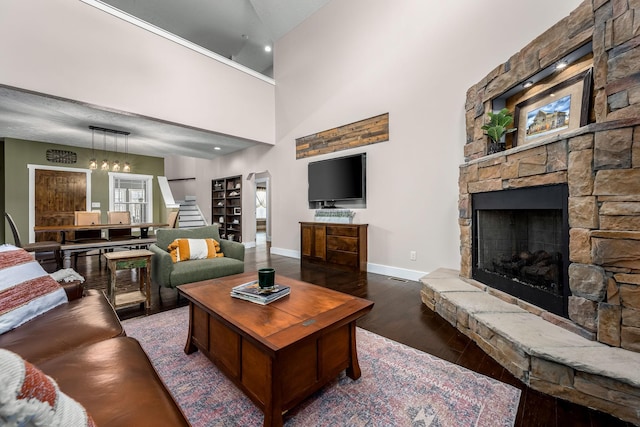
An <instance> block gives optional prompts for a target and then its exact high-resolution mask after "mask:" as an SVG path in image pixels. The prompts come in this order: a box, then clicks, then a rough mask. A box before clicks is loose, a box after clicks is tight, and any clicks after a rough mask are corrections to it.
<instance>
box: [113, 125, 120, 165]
mask: <svg viewBox="0 0 640 427" xmlns="http://www.w3.org/2000/svg"><path fill="white" fill-rule="evenodd" d="M113 140H114V144H113V145H114V147H115V149H116V160H114V161H113V166H112V167H111V170H112V171H114V172H120V161H119V160H118V159H117V156H118V134H117V133H114V134H113Z"/></svg>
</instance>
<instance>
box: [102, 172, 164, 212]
mask: <svg viewBox="0 0 640 427" xmlns="http://www.w3.org/2000/svg"><path fill="white" fill-rule="evenodd" d="M152 183H153V176H151V175H136V174H130V173H116V172H109V210H110V211H129V212H130V213H131V223H133V224H138V223H144V222H153V191H152V189H153V186H152Z"/></svg>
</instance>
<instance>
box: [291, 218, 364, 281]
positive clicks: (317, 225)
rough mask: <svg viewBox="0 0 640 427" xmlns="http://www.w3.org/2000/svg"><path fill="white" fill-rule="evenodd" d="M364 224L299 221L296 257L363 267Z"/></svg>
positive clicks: (361, 269) (351, 267) (326, 264)
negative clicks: (298, 243)
mask: <svg viewBox="0 0 640 427" xmlns="http://www.w3.org/2000/svg"><path fill="white" fill-rule="evenodd" d="M367 227H368V224H336V223H327V222H301V223H300V258H301V260H302V262H303V263H304V262H308V263H313V264H318V265H325V266H327V267H335V268H343V269H349V270H355V271H367Z"/></svg>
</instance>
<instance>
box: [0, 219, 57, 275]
mask: <svg viewBox="0 0 640 427" xmlns="http://www.w3.org/2000/svg"><path fill="white" fill-rule="evenodd" d="M4 216H5V218H6V219H7V222H8V223H9V228H11V233H12V234H13V242H14V244H15V245H16V246H17V247H19V248H22V249H24V250H25V251H27V252H33V253H34V255H35V257H36V259H38V254H48V255H51V257H49V258H41V259H40V260H38V261H40V262H41V261H44V260H46V259H52V258H53V259H55V261H56V267H57V268H58V269H61V268H62V251H61V248H60V247H61V245H60V242H56V241H46V242H35V243H22V240H20V233H19V232H18V227H16V223H15V222H14V221H13V218H12V217H11V215H10V214H9V213H8V212H5V213H4Z"/></svg>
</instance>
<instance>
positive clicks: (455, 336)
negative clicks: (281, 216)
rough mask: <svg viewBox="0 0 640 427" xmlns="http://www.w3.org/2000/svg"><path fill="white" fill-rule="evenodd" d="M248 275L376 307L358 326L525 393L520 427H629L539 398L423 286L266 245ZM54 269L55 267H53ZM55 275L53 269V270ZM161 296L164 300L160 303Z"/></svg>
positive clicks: (97, 278) (170, 294) (166, 295)
mask: <svg viewBox="0 0 640 427" xmlns="http://www.w3.org/2000/svg"><path fill="white" fill-rule="evenodd" d="M245 263H246V266H245V271H251V270H257V269H258V268H262V267H273V268H275V270H276V274H282V275H285V276H289V277H292V278H295V279H299V280H303V281H306V282H310V283H314V284H317V285H321V286H326V287H329V288H332V289H335V290H338V291H342V292H345V293H349V294H352V295H357V296H359V297H362V298H367V299H369V300H371V301H374V302H375V306H374V308H373V310H372V311H371V312H370V313H369V314H368V315H366V316H365V317H363V318H362V319H360V320H359V321H358V326H360V327H361V328H364V329H367V330H370V331H372V332H375V333H377V334H379V335H383V336H385V337H387V338H390V339H392V340H395V341H398V342H401V343H403V344H406V345H408V346H411V347H414V348H416V349H419V350H422V351H424V352H427V353H430V354H432V355H434V356H437V357H440V358H442V359H445V360H448V361H450V362H453V363H456V364H458V365H461V366H464V367H465V368H468V369H471V370H473V371H475V372H479V373H481V374H484V375H486V376H489V377H492V378H495V379H498V380H500V381H503V382H505V383H508V384H511V385H514V386H515V387H518V388H519V389H521V390H522V396H521V399H520V405H519V408H518V415H517V418H516V423H515V425H516V426H544V427H554V426H558V427H564V426H591V427H595V426H630V425H632V424H629V423H625V422H622V421H620V420H618V419H616V418H614V417H612V416H610V415H608V414H604V413H601V412H598V411H594V410H591V409H588V408H586V407H584V406H580V405H576V404H573V403H569V402H567V401H564V400H560V399H556V398H554V397H551V396H548V395H545V394H543V393H539V392H537V391H535V390H532V389H530V388H528V387H527V386H525V385H524V384H522V383H521V382H520V381H519V380H518V379H516V378H515V377H514V376H513V375H511V374H510V373H509V372H508V371H507V370H506V369H504V368H502V366H500V365H499V364H498V363H497V362H495V361H494V360H493V359H492V358H491V357H490V356H488V355H487V354H486V353H484V352H483V351H482V350H481V349H480V348H479V347H478V346H477V345H476V344H475V343H474V342H472V341H471V340H470V339H469V338H467V337H466V336H465V335H463V334H462V333H460V332H458V331H457V330H456V329H455V328H454V327H452V326H451V325H450V324H449V323H447V322H446V321H445V320H444V319H442V318H441V317H440V316H439V315H438V314H436V313H434V312H432V311H431V310H429V309H428V308H427V307H426V306H425V305H424V304H422V302H421V300H420V283H418V282H413V281H407V282H405V281H399V280H395V279H392V278H389V277H387V276H381V275H378V274H371V273H367V274H358V273H348V272H344V271H339V270H331V269H324V268H319V267H304V268H302V267H301V265H300V261H299V260H298V259H294V258H288V257H284V256H278V255H269V254H268V252H267V250H266V246H258V247H257V248H252V249H247V252H246V259H245ZM54 268H55V266H54ZM48 270H50V268H48ZM77 271H78V272H79V273H80V274H82V275H83V276H84V277H85V279H86V283H87V287H88V288H96V289H106V283H107V276H108V273H107V270H106V268H105V263H104V261H103V262H102V265H101V266H99V265H98V259H97V257H96V256H89V257H81V258H80V260H79V261H78V266H77ZM136 281H137V277H136V274H135V273H133V272H128V271H120V272H118V283H120V284H122V285H123V286H124V287H125V288H126V287H127V286H135V285H134V284H135V283H137V282H136ZM160 296H161V298H160ZM182 305H186V301H185V300H184V298H182V299H179V300H178V299H177V292H176V291H175V290H173V289H166V288H163V289H161V290H160V291H159V290H158V287H157V286H153V291H152V308H151V310H150V313H151V314H152V313H157V312H160V311H164V310H169V309H173V308H175V307H177V306H182ZM118 315H119V316H120V318H121V319H127V318H132V317H136V316H142V315H145V312H144V311H142V310H140V308H139V307H138V306H134V307H132V308H125V309H121V310H118Z"/></svg>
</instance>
